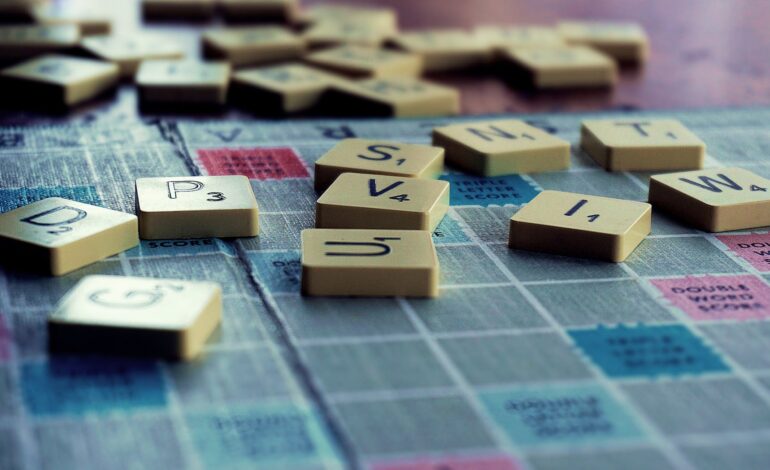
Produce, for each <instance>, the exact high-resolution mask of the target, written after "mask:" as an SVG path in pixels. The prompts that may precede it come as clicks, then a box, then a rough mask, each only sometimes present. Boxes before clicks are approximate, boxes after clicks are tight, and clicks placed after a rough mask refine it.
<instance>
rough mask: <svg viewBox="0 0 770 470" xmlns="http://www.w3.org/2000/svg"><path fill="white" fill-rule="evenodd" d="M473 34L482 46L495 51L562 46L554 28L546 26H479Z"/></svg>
mask: <svg viewBox="0 0 770 470" xmlns="http://www.w3.org/2000/svg"><path fill="white" fill-rule="evenodd" d="M474 32H475V34H476V36H477V37H478V38H479V39H480V40H481V41H482V42H483V43H484V44H486V45H488V46H490V47H492V48H495V49H508V48H512V47H539V46H560V45H563V44H564V39H562V37H561V35H560V34H559V32H558V31H557V30H556V28H549V27H546V26H479V27H478V28H476V29H475V30H474Z"/></svg>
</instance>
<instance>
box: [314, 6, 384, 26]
mask: <svg viewBox="0 0 770 470" xmlns="http://www.w3.org/2000/svg"><path fill="white" fill-rule="evenodd" d="M301 16H302V18H303V19H304V21H305V22H307V23H320V22H323V21H335V20H339V19H340V18H344V19H347V20H353V21H357V22H359V23H366V24H367V25H372V26H374V27H375V28H377V29H378V30H382V31H388V32H395V31H397V30H398V18H397V16H396V11H395V10H393V9H392V8H376V7H369V6H365V7H363V6H354V5H349V4H348V5H343V4H338V5H335V4H321V5H312V6H310V7H309V8H307V9H306V10H305V11H304V12H302V14H301Z"/></svg>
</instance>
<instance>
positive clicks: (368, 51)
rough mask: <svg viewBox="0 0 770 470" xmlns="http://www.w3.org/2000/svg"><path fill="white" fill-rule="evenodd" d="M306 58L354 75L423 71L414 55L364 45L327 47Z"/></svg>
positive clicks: (404, 74) (407, 74) (413, 74)
mask: <svg viewBox="0 0 770 470" xmlns="http://www.w3.org/2000/svg"><path fill="white" fill-rule="evenodd" d="M305 61H307V62H308V63H310V64H311V65H315V66H316V67H320V68H324V69H328V70H330V71H332V72H337V73H340V74H343V75H346V76H349V77H353V78H375V77H417V76H419V75H420V73H421V72H422V59H421V58H420V56H418V55H416V54H409V53H404V52H399V51H393V50H389V49H379V48H376V47H366V46H353V45H344V46H339V47H335V48H332V49H326V50H323V51H320V52H316V53H313V54H310V55H309V56H307V57H305Z"/></svg>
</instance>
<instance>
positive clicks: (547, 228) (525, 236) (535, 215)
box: [508, 191, 652, 262]
mask: <svg viewBox="0 0 770 470" xmlns="http://www.w3.org/2000/svg"><path fill="white" fill-rule="evenodd" d="M651 220H652V208H651V206H650V205H649V204H647V203H644V202H637V201H627V200H624V199H614V198H609V197H600V196H589V195H586V194H576V193H566V192H562V191H543V192H541V193H540V194H538V195H537V196H536V197H535V198H534V199H533V200H532V201H531V202H530V203H529V204H527V205H526V206H524V207H523V208H522V209H521V210H519V211H518V212H517V213H516V214H514V215H513V217H511V223H510V235H509V237H508V245H509V246H510V247H511V248H519V249H524V250H533V251H544V252H547V253H555V254H560V255H568V256H580V257H586V258H598V259H603V260H607V261H615V262H620V261H623V260H624V259H626V257H628V255H629V254H631V252H632V251H634V249H635V248H636V247H637V246H638V245H639V243H641V242H642V240H643V239H644V238H645V237H646V236H647V235H648V234H649V233H650V227H651Z"/></svg>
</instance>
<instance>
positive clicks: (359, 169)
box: [315, 139, 444, 191]
mask: <svg viewBox="0 0 770 470" xmlns="http://www.w3.org/2000/svg"><path fill="white" fill-rule="evenodd" d="M443 169H444V149H443V148H440V147H431V146H429V145H420V144H407V143H403V142H393V141H389V140H368V139H343V140H341V141H340V142H339V143H338V144H337V145H335V146H334V147H332V149H331V150H329V151H328V152H326V153H325V154H324V155H322V156H321V158H319V159H318V160H317V161H316V162H315V189H316V191H323V190H325V189H326V188H328V187H329V185H330V184H332V182H334V180H335V179H336V178H337V177H338V176H339V175H340V174H342V173H369V174H373V175H391V176H400V177H406V178H437V177H438V176H439V175H440V174H441V172H442V170H443Z"/></svg>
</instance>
